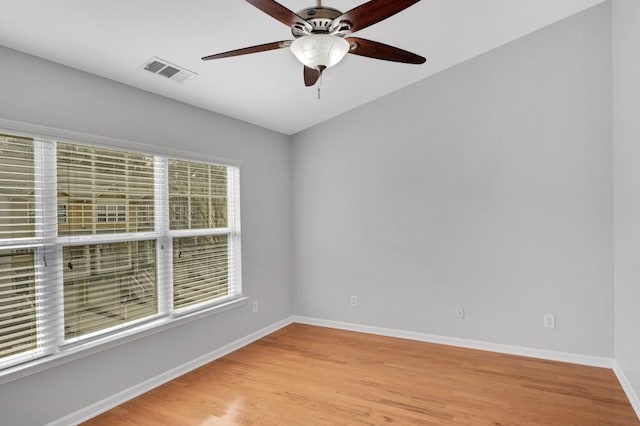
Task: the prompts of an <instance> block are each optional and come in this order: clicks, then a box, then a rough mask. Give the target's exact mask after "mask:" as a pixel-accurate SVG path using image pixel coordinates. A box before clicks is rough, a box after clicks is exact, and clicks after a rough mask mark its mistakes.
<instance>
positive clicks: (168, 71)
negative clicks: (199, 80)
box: [142, 57, 198, 83]
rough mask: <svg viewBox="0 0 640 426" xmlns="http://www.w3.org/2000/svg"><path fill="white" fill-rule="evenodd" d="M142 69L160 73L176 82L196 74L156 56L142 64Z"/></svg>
mask: <svg viewBox="0 0 640 426" xmlns="http://www.w3.org/2000/svg"><path fill="white" fill-rule="evenodd" d="M142 69H144V70H145V71H149V72H151V73H153V74H156V75H161V76H163V77H166V78H168V79H170V80H173V81H177V82H178V83H182V82H183V81H185V80H187V79H189V78H191V77H193V76H195V75H198V74H196V73H195V72H193V71H189V70H187V69H185V68H182V67H179V66H177V65H174V64H172V63H170V62H169V61H165V60H164V59H160V58H156V57H153V58H151V59H149V60H148V61H146V62H145V63H144V64H142Z"/></svg>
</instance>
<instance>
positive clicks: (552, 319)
mask: <svg viewBox="0 0 640 426" xmlns="http://www.w3.org/2000/svg"><path fill="white" fill-rule="evenodd" d="M544 328H556V316H555V315H554V314H544Z"/></svg>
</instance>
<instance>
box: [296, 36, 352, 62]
mask: <svg viewBox="0 0 640 426" xmlns="http://www.w3.org/2000/svg"><path fill="white" fill-rule="evenodd" d="M349 48H350V46H349V42H348V41H346V40H345V39H343V38H342V37H338V36H335V35H329V34H311V35H308V36H303V37H300V38H297V39H295V40H294V41H293V43H291V46H290V49H291V52H293V54H294V55H295V56H296V58H298V60H299V61H300V62H302V63H303V64H304V65H305V66H307V67H309V68H313V69H318V70H324V69H325V68H331V67H332V66H334V65H335V64H337V63H338V62H340V61H341V60H342V58H344V55H346V54H347V52H348V51H349Z"/></svg>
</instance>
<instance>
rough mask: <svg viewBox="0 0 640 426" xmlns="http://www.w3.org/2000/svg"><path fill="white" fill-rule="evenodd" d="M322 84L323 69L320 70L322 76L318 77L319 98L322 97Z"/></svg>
mask: <svg viewBox="0 0 640 426" xmlns="http://www.w3.org/2000/svg"><path fill="white" fill-rule="evenodd" d="M321 86H322V71H320V77H319V78H318V100H319V99H320V98H321V97H320V87H321Z"/></svg>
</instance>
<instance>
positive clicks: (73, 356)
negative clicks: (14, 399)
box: [0, 296, 249, 385]
mask: <svg viewBox="0 0 640 426" xmlns="http://www.w3.org/2000/svg"><path fill="white" fill-rule="evenodd" d="M247 300H249V298H248V297H244V296H241V297H239V298H237V299H233V300H230V301H228V302H225V303H222V304H220V305H216V306H213V307H210V308H205V309H203V310H200V311H197V312H191V313H188V314H185V315H181V316H175V317H171V316H169V317H162V318H160V319H157V320H154V321H151V322H149V323H145V324H143V325H140V326H138V327H134V328H132V329H130V330H127V331H124V332H122V333H119V334H118V335H115V336H108V337H105V338H102V339H98V340H93V341H91V342H87V343H84V344H80V345H77V346H73V347H70V348H68V349H65V350H64V352H60V353H56V354H51V355H46V356H43V357H42V358H38V359H35V360H33V361H28V362H25V363H23V364H20V365H16V366H14V367H9V368H7V369H6V370H4V371H2V372H0V385H3V384H5V383H9V382H12V381H14V380H18V379H21V378H23V377H26V376H30V375H32V374H36V373H39V372H41V371H44V370H48V369H49V368H53V367H58V366H60V365H63V364H66V363H68V362H71V361H75V360H77V359H80V358H84V357H86V356H89V355H93V354H96V353H99V352H102V351H105V350H108V349H112V348H115V347H117V346H120V345H124V344H126V343H129V342H133V341H135V340H138V339H142V338H145V337H148V336H151V335H153V334H156V333H161V332H163V331H167V330H170V329H172V328H174V327H178V326H181V325H184V324H188V323H190V322H192V321H197V320H200V319H203V318H206V317H209V316H212V315H216V314H219V313H222V312H225V311H228V310H231V309H236V308H239V307H241V306H243V305H246V304H247Z"/></svg>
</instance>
